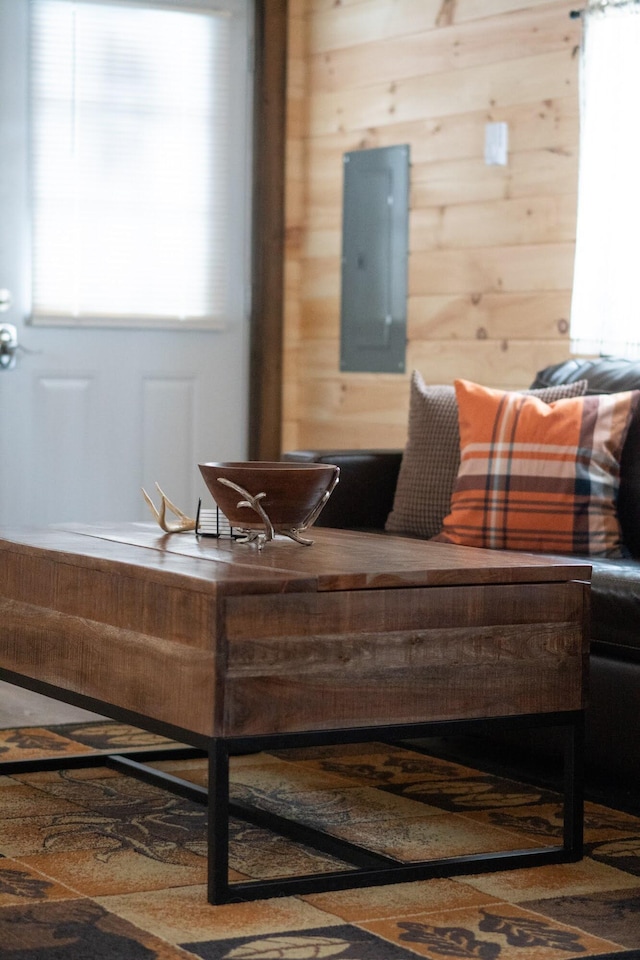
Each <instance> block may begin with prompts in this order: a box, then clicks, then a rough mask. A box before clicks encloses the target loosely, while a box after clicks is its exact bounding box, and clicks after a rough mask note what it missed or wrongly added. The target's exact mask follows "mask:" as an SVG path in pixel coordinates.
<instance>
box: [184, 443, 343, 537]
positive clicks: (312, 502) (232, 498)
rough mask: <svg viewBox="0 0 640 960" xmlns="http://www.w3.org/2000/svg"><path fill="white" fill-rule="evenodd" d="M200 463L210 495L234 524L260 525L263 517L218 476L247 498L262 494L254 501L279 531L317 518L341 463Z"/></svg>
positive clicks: (297, 527) (307, 523)
mask: <svg viewBox="0 0 640 960" xmlns="http://www.w3.org/2000/svg"><path fill="white" fill-rule="evenodd" d="M198 466H199V468H200V473H201V474H202V477H203V479H204V482H205V483H206V485H207V488H208V489H209V492H210V494H211V496H212V497H213V499H214V500H215V501H216V503H217V504H218V506H219V507H220V509H221V510H222V512H223V513H224V515H225V516H226V517H227V519H228V520H229V523H230V524H231V526H232V527H241V528H249V529H254V528H257V527H261V526H263V521H262V520H261V518H260V515H259V514H258V513H257V512H256V511H255V510H254V509H253V508H252V507H248V506H239V504H240V503H241V502H242V501H244V500H246V499H247V498H246V496H245V495H244V493H242V492H240V491H238V490H235V489H233V488H232V487H229V486H227V485H226V484H225V483H221V480H226V481H231V482H232V483H234V484H236V485H237V486H238V487H240V488H241V490H242V491H246V493H247V494H249V496H250V497H258V496H259V494H261V493H263V494H265V496H264V497H261V498H259V500H258V501H257V502H258V503H259V504H260V505H261V507H262V509H263V510H264V511H265V513H266V514H267V516H268V517H269V520H270V521H271V523H272V525H273V528H274V530H275V531H276V532H283V533H286V532H288V531H290V530H303V529H305V527H306V526H309V525H310V523H312V522H313V520H315V519H316V517H317V516H318V515H319V513H320V510H321V508H322V506H324V503H326V499H328V497H327V498H326V499H325V500H324V502H323V498H324V497H325V494H327V493H328V492H329V493H330V492H331V490H332V489H333V487H334V486H335V483H336V482H337V478H338V475H339V473H340V468H339V467H336V466H334V465H333V464H329V463H281V462H280V461H268V460H253V461H252V460H247V461H239V462H235V463H233V462H224V463H215V462H214V463H200V464H198ZM318 508H320V509H318ZM315 511H317V512H315ZM314 512H315V516H314Z"/></svg>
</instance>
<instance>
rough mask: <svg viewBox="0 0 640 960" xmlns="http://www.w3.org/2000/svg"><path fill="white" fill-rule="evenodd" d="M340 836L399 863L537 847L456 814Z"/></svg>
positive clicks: (359, 828) (344, 830) (361, 827)
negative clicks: (400, 861) (401, 861)
mask: <svg viewBox="0 0 640 960" xmlns="http://www.w3.org/2000/svg"><path fill="white" fill-rule="evenodd" d="M331 832H332V833H334V834H335V835H336V836H339V837H342V838H344V839H345V840H349V841H351V842H352V843H358V844H361V845H363V846H368V847H370V848H371V849H372V850H375V851H376V852H379V853H386V854H387V855H388V856H390V857H394V858H395V859H398V860H431V859H437V858H442V857H455V856H462V855H464V854H472V853H489V852H499V851H504V850H514V849H517V848H522V849H525V848H528V847H531V848H533V847H535V846H536V844H535V843H534V842H533V841H531V840H527V838H526V837H516V836H514V835H513V834H512V833H508V832H507V831H505V830H499V829H497V828H494V827H490V826H487V825H484V824H478V823H474V822H473V821H471V820H468V819H467V818H465V817H460V816H457V815H456V814H449V813H443V814H441V815H439V816H431V817H428V818H419V819H415V820H398V821H396V822H395V823H392V822H390V821H388V822H387V823H385V828H384V831H382V830H377V831H376V830H372V829H371V828H370V827H369V826H368V825H367V824H366V823H365V824H358V823H354V824H348V825H344V826H340V827H336V828H332V830H331Z"/></svg>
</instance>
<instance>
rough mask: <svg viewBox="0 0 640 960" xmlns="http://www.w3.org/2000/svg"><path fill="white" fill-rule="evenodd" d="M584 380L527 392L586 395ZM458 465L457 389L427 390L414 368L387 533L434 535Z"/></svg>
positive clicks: (550, 396) (549, 398)
mask: <svg viewBox="0 0 640 960" xmlns="http://www.w3.org/2000/svg"><path fill="white" fill-rule="evenodd" d="M586 390H587V381H586V380H576V382H575V383H567V384H561V385H559V386H557V387H545V388H544V389H542V390H524V391H522V392H523V393H530V394H533V395H534V396H536V397H539V398H540V399H541V400H544V402H545V403H553V401H554V400H562V399H564V398H565V397H582V396H584V395H585V393H586ZM459 466H460V431H459V429H458V405H457V402H456V393H455V389H454V387H453V384H452V385H451V386H449V385H446V384H437V385H435V386H427V385H426V384H425V382H424V380H423V379H422V376H421V374H420V373H419V372H418V371H417V370H414V372H413V375H412V377H411V396H410V402H409V431H408V437H407V445H406V447H405V450H404V454H403V457H402V463H401V465H400V473H399V475H398V484H397V486H396V492H395V497H394V501H393V509H392V510H391V513H390V514H389V516H388V517H387V522H386V525H385V529H386V530H388V531H389V532H390V533H411V534H414V535H416V536H418V537H425V538H427V539H429V538H430V537H435V536H437V534H439V533H440V531H441V529H442V521H443V520H444V518H445V517H446V516H447V514H448V513H449V510H450V505H451V494H452V492H453V487H454V484H455V481H456V477H457V476H458V468H459Z"/></svg>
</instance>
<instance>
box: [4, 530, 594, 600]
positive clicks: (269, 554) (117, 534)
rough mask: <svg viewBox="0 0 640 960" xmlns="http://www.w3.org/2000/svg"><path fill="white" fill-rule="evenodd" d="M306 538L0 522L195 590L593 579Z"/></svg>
mask: <svg viewBox="0 0 640 960" xmlns="http://www.w3.org/2000/svg"><path fill="white" fill-rule="evenodd" d="M311 536H312V538H313V540H314V543H313V545H312V546H311V547H306V546H301V545H300V544H297V543H294V542H293V541H291V540H288V539H284V538H282V539H280V538H278V539H277V540H275V541H272V542H270V543H267V544H266V545H265V546H264V548H263V549H262V550H258V548H257V545H256V544H255V543H252V544H241V543H236V542H235V541H232V540H230V539H222V538H221V539H215V538H211V537H196V536H195V534H194V533H182V534H165V533H163V532H162V531H161V530H160V529H159V528H158V527H157V526H156V525H155V524H153V523H144V522H139V523H138V522H132V523H100V524H90V525H89V524H63V525H56V526H51V527H45V528H40V529H38V528H0V555H1V553H2V551H6V550H9V551H11V552H24V553H26V554H33V553H34V552H35V553H38V554H39V555H41V556H48V557H50V558H52V559H53V558H55V559H56V561H57V562H64V563H66V564H71V565H78V566H83V567H85V568H86V567H91V568H94V569H105V568H106V567H109V566H112V565H113V564H117V565H118V566H119V568H120V569H122V567H123V566H124V567H126V568H127V573H128V574H129V575H131V576H133V577H142V578H144V579H147V580H151V581H156V582H163V581H166V582H168V581H172V582H173V583H176V581H183V585H186V583H185V582H184V581H191V582H192V586H193V589H197V590H198V591H200V592H205V593H206V592H210V591H211V592H221V593H224V594H226V595H233V594H238V593H247V594H249V593H270V592H278V593H283V592H305V591H311V592H316V591H332V590H359V589H376V588H378V589H380V588H389V587H391V588H392V587H411V586H453V585H464V584H491V583H531V582H534V583H543V582H553V581H567V580H589V579H590V577H591V566H590V565H589V563H588V562H585V561H584V560H577V559H571V558H561V557H556V556H553V557H552V556H547V555H542V554H540V555H536V554H528V553H516V552H508V551H501V550H496V551H494V550H481V549H477V548H475V547H460V546H454V545H451V544H445V543H435V542H433V541H425V540H417V539H413V538H408V537H398V536H388V535H381V534H377V533H360V532H355V531H349V530H333V529H328V528H314V529H313V531H312V533H311Z"/></svg>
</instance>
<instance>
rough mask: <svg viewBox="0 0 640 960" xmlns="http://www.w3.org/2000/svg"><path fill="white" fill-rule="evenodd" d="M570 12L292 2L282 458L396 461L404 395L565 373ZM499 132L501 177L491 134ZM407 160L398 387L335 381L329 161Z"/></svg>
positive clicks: (572, 141)
mask: <svg viewBox="0 0 640 960" xmlns="http://www.w3.org/2000/svg"><path fill="white" fill-rule="evenodd" d="M575 5H576V4H575V0H546V2H545V0H290V4H289V59H288V112H287V144H286V161H287V174H286V183H287V187H286V249H285V306H284V316H285V338H284V344H285V346H284V354H285V355H284V364H283V376H284V383H283V432H282V444H283V450H291V449H295V448H302V447H329V448H331V447H334V448H335V447H341V448H344V447H355V448H365V447H371V446H373V447H401V446H403V444H404V442H405V438H406V420H407V409H408V393H409V385H408V384H409V377H410V374H411V371H412V370H413V369H419V370H420V371H421V372H422V374H423V376H424V377H425V380H426V381H427V382H429V383H450V382H452V380H453V379H454V378H455V377H466V378H468V379H473V380H477V381H478V382H481V383H485V384H487V385H490V386H496V387H503V388H511V387H513V388H517V387H522V386H527V385H528V384H529V383H530V381H531V380H532V378H533V376H534V374H535V372H536V371H537V370H538V369H540V368H542V367H544V366H546V365H547V364H548V363H553V362H557V361H560V360H563V359H565V358H566V357H568V356H569V342H568V318H569V306H570V290H571V283H572V275H573V253H574V240H575V220H576V187H577V160H578V156H577V155H578V120H579V117H578V61H579V57H578V47H579V43H580V31H581V27H580V21H579V20H572V19H570V17H569V11H570V10H571V9H572V8H574V7H575ZM499 120H500V121H506V122H507V123H508V129H509V157H508V164H507V166H504V167H502V166H486V165H485V162H484V132H485V124H486V123H487V122H489V121H499ZM401 143H408V144H409V145H410V148H411V164H412V166H411V199H410V258H409V299H408V344H407V371H406V373H405V374H368V373H344V374H343V373H341V372H340V369H339V335H340V332H339V323H340V320H339V318H340V248H341V229H342V224H341V207H342V156H343V154H344V153H345V152H346V151H349V150H357V149H362V148H369V147H382V146H389V145H393V144H401Z"/></svg>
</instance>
